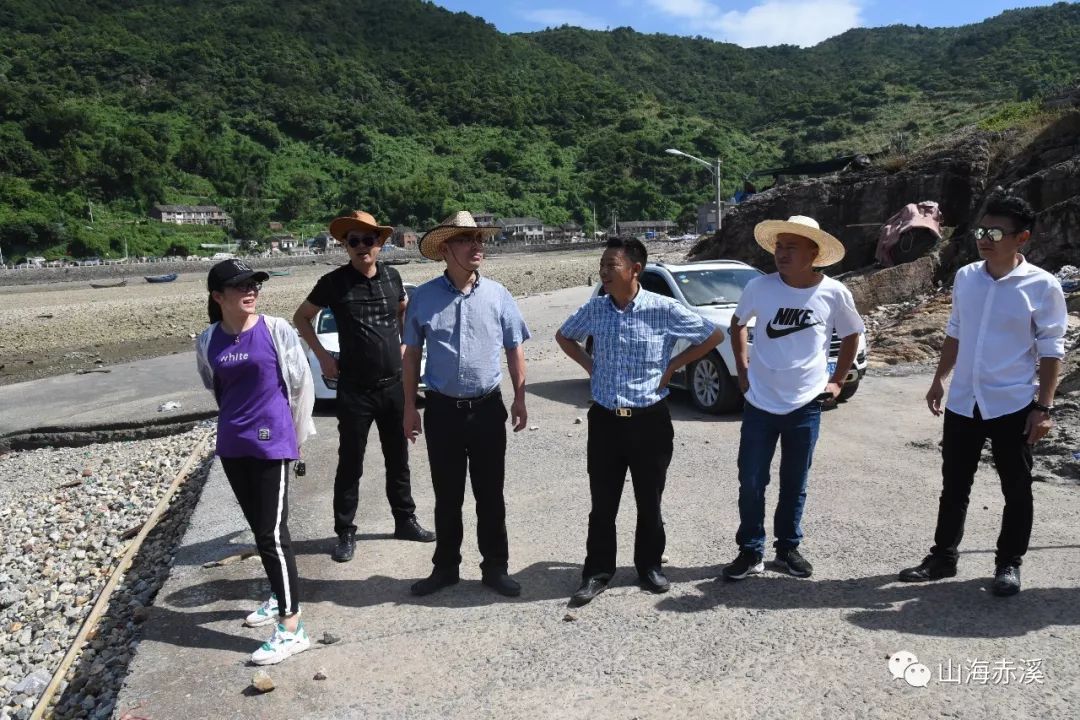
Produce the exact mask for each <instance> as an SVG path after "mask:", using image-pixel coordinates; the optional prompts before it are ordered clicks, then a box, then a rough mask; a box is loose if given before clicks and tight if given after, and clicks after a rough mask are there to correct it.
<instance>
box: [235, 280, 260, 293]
mask: <svg viewBox="0 0 1080 720" xmlns="http://www.w3.org/2000/svg"><path fill="white" fill-rule="evenodd" d="M228 287H231V288H232V289H233V290H239V291H240V292H242V293H244V294H245V295H246V294H247V293H249V292H259V291H260V290H262V283H261V282H245V283H237V284H236V285H229V286H228Z"/></svg>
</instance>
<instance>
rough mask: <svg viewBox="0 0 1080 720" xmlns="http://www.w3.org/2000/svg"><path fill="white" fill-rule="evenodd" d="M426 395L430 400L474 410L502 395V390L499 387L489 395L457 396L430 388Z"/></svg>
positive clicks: (461, 408) (460, 408) (459, 408)
mask: <svg viewBox="0 0 1080 720" xmlns="http://www.w3.org/2000/svg"><path fill="white" fill-rule="evenodd" d="M424 397H425V398H426V399H428V400H434V401H436V402H441V403H445V404H447V405H453V406H454V407H456V408H457V409H458V410H472V409H473V408H474V407H477V406H478V405H482V404H484V403H486V402H487V401H488V400H492V399H494V398H497V397H502V391H500V390H499V388H495V389H494V390H492V391H491V392H489V393H488V394H487V395H480V396H479V397H474V398H456V397H452V396H450V395H443V394H442V393H439V392H435V391H434V390H428V391H427V392H426V393H425V394H424Z"/></svg>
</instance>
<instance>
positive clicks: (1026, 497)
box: [930, 407, 1033, 566]
mask: <svg viewBox="0 0 1080 720" xmlns="http://www.w3.org/2000/svg"><path fill="white" fill-rule="evenodd" d="M1029 412H1031V409H1030V408H1024V409H1023V410H1020V411H1018V412H1015V413H1011V414H1009V415H1003V416H1001V417H998V418H994V419H993V420H983V418H982V415H981V414H980V413H979V408H978V407H976V408H975V417H974V418H968V417H964V416H963V415H958V414H956V413H954V412H951V411H949V410H946V411H945V431H944V436H943V440H942V450H941V455H942V464H941V476H942V488H941V500H940V503H939V505H938V520H937V530H936V531H935V533H934V547H933V548H931V550H930V552H931V554H933V555H936V556H938V557H941V558H943V559H945V560H948V561H950V562H953V563H955V562H956V561H957V558H958V557H959V553H958V552H957V548H958V547H959V546H960V540H961V539H963V537H964V520H965V518H966V517H967V507H968V497H969V496H970V494H971V485H972V483H973V482H974V480H975V471H976V470H978V468H979V457H980V456H981V455H982V449H983V445H984V444H985V442H986V440H987V439H989V440H990V451H991V453H992V454H993V457H994V466H995V467H996V468H997V473H998V477H999V478H1000V479H1001V492H1002V493H1003V494H1004V495H1005V510H1004V512H1003V513H1002V516H1001V533H1000V534H999V535H998V541H997V555H996V557H995V564H996V565H998V566H1000V565H1019V564H1020V563H1021V562H1022V559H1023V557H1024V553H1026V552H1027V549H1028V542H1029V541H1030V539H1031V524H1032V517H1033V503H1032V497H1031V467H1032V457H1031V446H1030V445H1028V444H1027V436H1026V435H1025V434H1024V425H1025V423H1026V421H1027V416H1028V413H1029Z"/></svg>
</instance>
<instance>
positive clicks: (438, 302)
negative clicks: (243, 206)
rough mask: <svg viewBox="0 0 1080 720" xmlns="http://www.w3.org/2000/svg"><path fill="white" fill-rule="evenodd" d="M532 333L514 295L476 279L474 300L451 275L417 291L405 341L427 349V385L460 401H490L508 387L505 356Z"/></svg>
mask: <svg viewBox="0 0 1080 720" xmlns="http://www.w3.org/2000/svg"><path fill="white" fill-rule="evenodd" d="M529 337H530V335H529V328H528V327H527V326H526V325H525V320H524V319H523V318H522V317H521V312H520V311H519V310H518V306H517V303H515V302H514V298H513V296H511V295H510V291H509V290H507V289H506V288H504V287H503V286H502V285H500V284H499V283H497V282H495V281H494V280H491V279H489V278H483V279H481V277H480V273H477V274H476V283H475V284H474V285H473V286H472V289H471V290H469V294H468V295H464V294H462V292H461V291H460V290H458V289H457V288H456V287H454V284H453V283H452V282H450V280H449V278H447V277H446V275H445V274H443V275H440V276H439V277H437V278H435V279H434V280H429V281H428V282H426V283H424V284H423V285H421V286H420V287H418V288H416V290H414V291H413V294H412V297H411V298H409V304H408V306H407V309H406V311H405V330H404V332H403V334H402V341H403V342H404V343H405V344H406V345H407V346H409V347H423V346H424V344H425V343H426V344H427V365H426V367H425V370H424V383H425V384H426V385H427V386H428V388H430V389H431V390H434V391H435V392H437V393H441V394H443V395H449V396H450V397H456V398H474V397H480V396H481V395H486V394H487V393H489V392H491V391H492V390H494V389H495V388H497V387H499V383H500V382H501V381H502V363H501V362H500V358H499V351H500V350H503V349H506V350H512V349H514V348H516V347H517V346H518V345H520V344H521V343H523V342H525V341H526V340H528V339H529Z"/></svg>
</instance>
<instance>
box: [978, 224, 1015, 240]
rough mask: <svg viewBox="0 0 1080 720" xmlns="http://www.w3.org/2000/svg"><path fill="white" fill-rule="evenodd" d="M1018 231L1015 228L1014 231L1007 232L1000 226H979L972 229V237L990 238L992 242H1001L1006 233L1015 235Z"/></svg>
mask: <svg viewBox="0 0 1080 720" xmlns="http://www.w3.org/2000/svg"><path fill="white" fill-rule="evenodd" d="M1017 232H1019V231H1017V230H1013V231H1012V232H1006V230H1005V229H1004V228H999V227H977V228H974V229H972V231H971V237H973V238H975V240H982V239H983V238H989V239H990V242H996V243H998V242H1001V239H1002V238H1003V237H1005V236H1006V235H1015V234H1016V233H1017Z"/></svg>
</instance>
